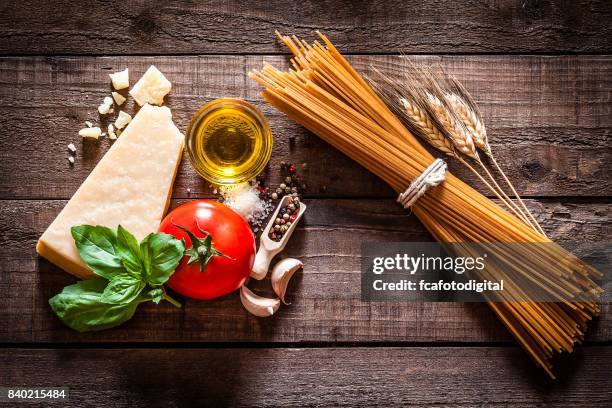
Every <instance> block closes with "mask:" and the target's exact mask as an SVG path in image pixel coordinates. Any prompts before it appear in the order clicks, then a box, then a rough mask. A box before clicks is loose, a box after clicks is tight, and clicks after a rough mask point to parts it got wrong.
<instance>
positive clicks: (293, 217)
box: [289, 214, 297, 222]
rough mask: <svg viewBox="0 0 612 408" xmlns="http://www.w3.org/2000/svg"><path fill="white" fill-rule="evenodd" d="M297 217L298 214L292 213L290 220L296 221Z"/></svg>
mask: <svg viewBox="0 0 612 408" xmlns="http://www.w3.org/2000/svg"><path fill="white" fill-rule="evenodd" d="M296 218H297V214H291V216H290V217H289V221H291V222H293V221H295V219H296Z"/></svg>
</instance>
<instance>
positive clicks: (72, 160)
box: [68, 156, 74, 164]
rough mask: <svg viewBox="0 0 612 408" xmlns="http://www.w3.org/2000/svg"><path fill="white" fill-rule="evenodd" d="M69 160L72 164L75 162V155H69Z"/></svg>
mask: <svg viewBox="0 0 612 408" xmlns="http://www.w3.org/2000/svg"><path fill="white" fill-rule="evenodd" d="M68 161H69V162H70V164H74V157H73V156H69V157H68Z"/></svg>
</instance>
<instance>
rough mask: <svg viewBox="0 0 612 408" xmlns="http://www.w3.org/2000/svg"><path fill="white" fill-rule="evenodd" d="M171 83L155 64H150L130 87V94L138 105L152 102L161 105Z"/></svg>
mask: <svg viewBox="0 0 612 408" xmlns="http://www.w3.org/2000/svg"><path fill="white" fill-rule="evenodd" d="M171 88H172V84H171V83H170V81H168V80H167V79H166V77H165V76H164V74H162V73H161V71H160V70H159V69H157V68H155V66H153V65H151V66H150V67H149V69H147V72H145V73H144V75H143V76H142V77H141V78H140V79H139V80H138V82H136V84H135V85H134V86H133V87H132V89H130V95H132V96H133V97H134V100H135V101H136V102H137V103H138V104H139V105H140V106H142V105H144V104H145V103H152V104H154V105H161V104H163V103H164V96H166V95H167V94H168V92H170V89H171Z"/></svg>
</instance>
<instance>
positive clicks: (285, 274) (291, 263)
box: [271, 258, 304, 305]
mask: <svg viewBox="0 0 612 408" xmlns="http://www.w3.org/2000/svg"><path fill="white" fill-rule="evenodd" d="M303 267H304V264H303V263H302V262H301V261H300V260H299V259H295V258H285V259H283V260H282V261H280V262H278V263H277V264H276V265H274V268H273V269H272V277H271V280H272V289H274V293H276V295H277V296H278V297H279V298H280V300H281V301H282V302H283V303H284V304H286V305H287V304H288V303H287V302H285V292H287V286H288V285H289V281H290V280H291V277H292V276H293V274H295V272H297V271H298V270H299V269H300V268H303Z"/></svg>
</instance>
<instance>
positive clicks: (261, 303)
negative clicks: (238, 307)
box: [240, 285, 281, 317]
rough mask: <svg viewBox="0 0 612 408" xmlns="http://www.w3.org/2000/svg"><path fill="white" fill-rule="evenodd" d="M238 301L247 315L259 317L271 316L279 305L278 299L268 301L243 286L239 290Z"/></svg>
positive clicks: (268, 299)
mask: <svg viewBox="0 0 612 408" xmlns="http://www.w3.org/2000/svg"><path fill="white" fill-rule="evenodd" d="M240 301H241V302H242V306H244V308H245V309H246V310H248V311H249V313H251V314H254V315H255V316H259V317H269V316H272V315H273V314H274V313H276V311H277V310H278V308H279V307H280V303H281V302H280V299H270V298H265V297H262V296H259V295H256V294H254V293H253V292H251V290H250V289H249V288H247V287H246V286H245V285H242V287H241V288H240Z"/></svg>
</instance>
